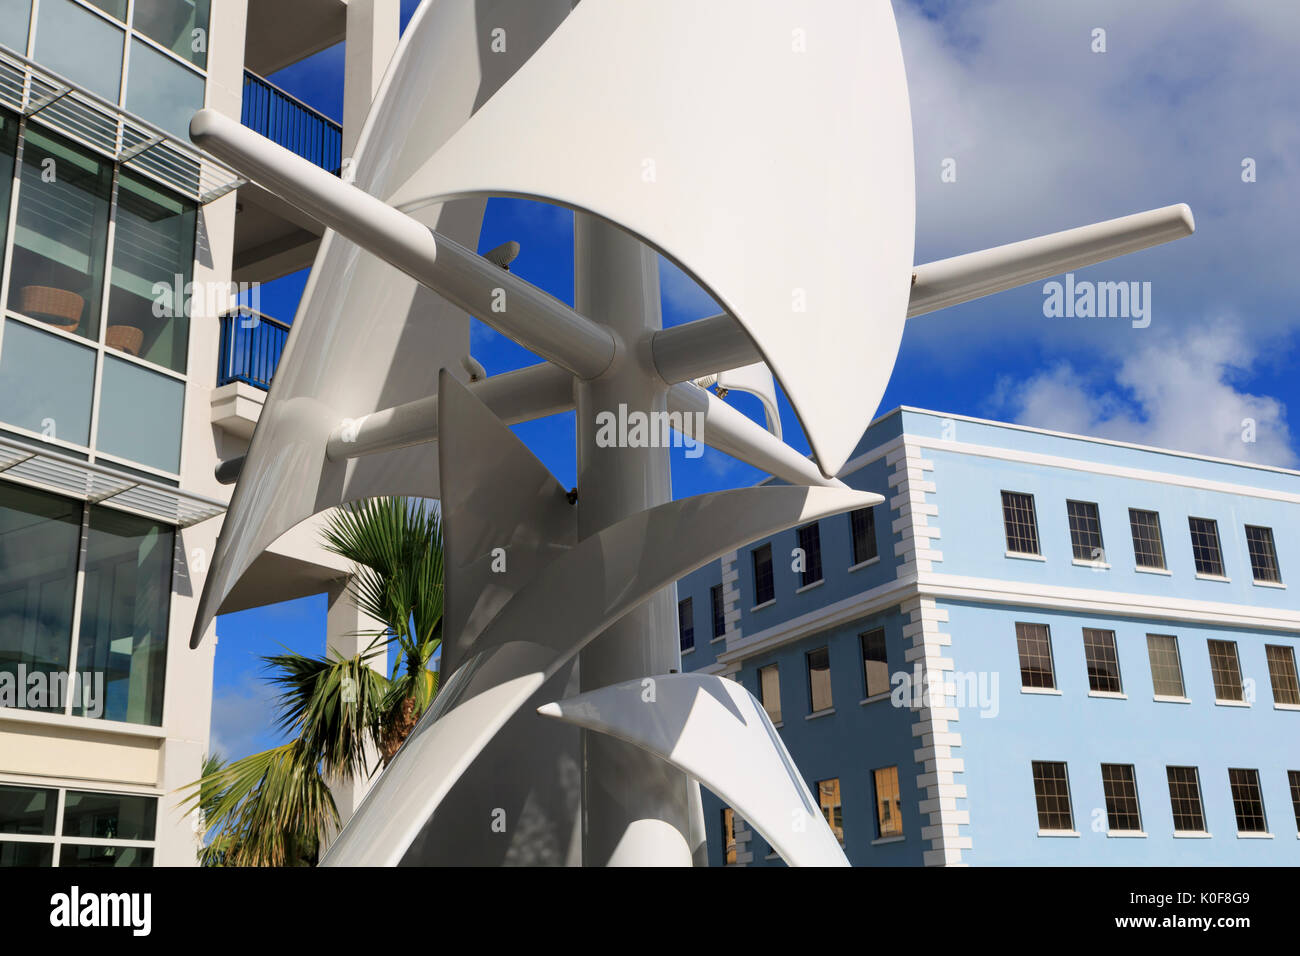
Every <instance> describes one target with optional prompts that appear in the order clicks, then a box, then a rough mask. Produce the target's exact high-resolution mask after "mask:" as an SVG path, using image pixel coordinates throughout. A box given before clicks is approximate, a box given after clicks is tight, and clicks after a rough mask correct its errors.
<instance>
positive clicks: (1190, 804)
mask: <svg viewBox="0 0 1300 956" xmlns="http://www.w3.org/2000/svg"><path fill="white" fill-rule="evenodd" d="M1165 773H1166V774H1167V775H1168V778H1169V806H1170V809H1171V810H1172V811H1173V815H1174V830H1175V831H1177V832H1180V833H1204V832H1205V812H1204V810H1203V809H1202V807H1201V776H1200V774H1199V773H1198V772H1197V770H1196V768H1195V767H1166V768H1165Z"/></svg>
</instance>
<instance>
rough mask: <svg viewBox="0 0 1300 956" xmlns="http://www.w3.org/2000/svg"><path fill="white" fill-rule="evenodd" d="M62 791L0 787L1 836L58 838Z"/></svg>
mask: <svg viewBox="0 0 1300 956" xmlns="http://www.w3.org/2000/svg"><path fill="white" fill-rule="evenodd" d="M58 803H59V791H57V790H45V789H41V788H39V787H10V786H0V833H20V834H23V835H25V836H54V816H55V814H56V813H58V809H59V807H58Z"/></svg>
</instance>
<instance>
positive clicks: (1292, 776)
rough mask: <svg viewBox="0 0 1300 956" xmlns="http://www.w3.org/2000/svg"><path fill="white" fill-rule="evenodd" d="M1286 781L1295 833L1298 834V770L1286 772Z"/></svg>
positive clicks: (1299, 778)
mask: <svg viewBox="0 0 1300 956" xmlns="http://www.w3.org/2000/svg"><path fill="white" fill-rule="evenodd" d="M1286 780H1287V783H1289V784H1290V785H1291V810H1292V812H1293V813H1294V814H1295V828H1296V832H1297V833H1300V770H1288V771H1287V772H1286Z"/></svg>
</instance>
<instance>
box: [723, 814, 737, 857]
mask: <svg viewBox="0 0 1300 956" xmlns="http://www.w3.org/2000/svg"><path fill="white" fill-rule="evenodd" d="M722 862H723V863H724V864H725V863H735V862H736V812H735V811H734V810H732V809H731V807H723V808H722Z"/></svg>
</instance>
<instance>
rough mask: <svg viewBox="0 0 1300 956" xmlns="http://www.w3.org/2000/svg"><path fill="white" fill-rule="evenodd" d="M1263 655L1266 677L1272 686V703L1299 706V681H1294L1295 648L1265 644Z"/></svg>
mask: <svg viewBox="0 0 1300 956" xmlns="http://www.w3.org/2000/svg"><path fill="white" fill-rule="evenodd" d="M1264 654H1265V655H1266V656H1267V657H1268V677H1269V680H1270V681H1272V684H1273V703H1275V704H1287V705H1291V706H1300V681H1297V679H1296V668H1295V648H1293V647H1287V646H1283V645H1279V644H1266V645H1264Z"/></svg>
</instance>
